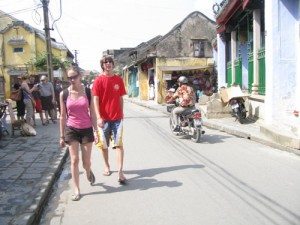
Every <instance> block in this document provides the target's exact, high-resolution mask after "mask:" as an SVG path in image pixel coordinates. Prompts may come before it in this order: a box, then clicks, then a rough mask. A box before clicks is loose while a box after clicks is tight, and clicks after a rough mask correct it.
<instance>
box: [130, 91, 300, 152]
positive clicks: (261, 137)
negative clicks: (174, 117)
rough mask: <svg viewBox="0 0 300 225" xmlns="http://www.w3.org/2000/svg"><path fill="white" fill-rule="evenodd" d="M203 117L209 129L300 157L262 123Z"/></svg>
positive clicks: (146, 103)
mask: <svg viewBox="0 0 300 225" xmlns="http://www.w3.org/2000/svg"><path fill="white" fill-rule="evenodd" d="M125 101H128V102H132V103H135V104H138V105H141V106H143V107H147V108H150V109H153V110H157V111H160V112H163V113H165V114H167V115H169V114H170V113H168V112H167V110H166V106H165V105H161V104H158V103H156V102H154V101H151V100H149V101H144V100H140V99H138V98H129V97H127V96H126V97H125ZM196 107H197V108H199V109H200V110H201V111H202V112H203V110H202V109H201V107H202V106H200V105H199V104H197V105H196ZM202 115H203V118H202V119H203V125H204V126H206V127H208V128H212V129H217V130H220V131H223V132H226V133H229V134H232V135H235V136H237V137H242V138H247V139H250V140H253V141H256V142H259V143H262V144H264V145H268V146H271V147H273V148H277V149H281V150H284V151H288V152H292V153H295V154H297V155H300V150H297V149H294V148H290V147H287V146H284V145H281V144H279V143H276V142H275V141H273V140H272V139H271V138H270V137H269V136H268V135H266V134H265V133H263V132H261V124H260V121H254V120H250V119H248V120H247V121H246V122H245V123H244V124H240V123H239V122H238V121H235V118H233V117H227V118H220V119H207V118H206V117H204V115H205V114H204V113H202ZM272 132H275V133H276V130H275V129H273V131H272Z"/></svg>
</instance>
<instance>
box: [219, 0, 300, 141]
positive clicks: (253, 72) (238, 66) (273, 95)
mask: <svg viewBox="0 0 300 225" xmlns="http://www.w3.org/2000/svg"><path fill="white" fill-rule="evenodd" d="M213 10H214V12H215V14H216V22H217V52H218V53H217V58H216V61H217V68H218V85H219V87H222V86H231V85H232V84H233V83H237V84H239V85H240V87H241V88H242V89H243V90H244V91H247V92H248V93H249V94H250V97H249V100H250V108H249V113H250V115H252V116H255V117H257V118H260V119H262V120H263V123H264V124H265V125H266V126H269V125H272V126H273V127H274V126H275V127H277V128H278V129H283V130H287V131H289V132H291V135H296V136H298V137H299V130H300V122H299V117H296V116H295V115H294V113H293V112H294V111H295V110H298V111H299V108H300V75H299V65H300V64H299V58H300V57H299V52H300V47H299V46H300V44H299V43H300V41H299V40H300V37H299V36H300V35H299V33H300V29H299V26H300V25H299V24H300V23H299V20H300V19H299V17H300V1H299V0H274V1H271V0H265V1H264V0H242V1H240V0H224V1H222V2H221V3H220V4H215V5H214V7H213Z"/></svg>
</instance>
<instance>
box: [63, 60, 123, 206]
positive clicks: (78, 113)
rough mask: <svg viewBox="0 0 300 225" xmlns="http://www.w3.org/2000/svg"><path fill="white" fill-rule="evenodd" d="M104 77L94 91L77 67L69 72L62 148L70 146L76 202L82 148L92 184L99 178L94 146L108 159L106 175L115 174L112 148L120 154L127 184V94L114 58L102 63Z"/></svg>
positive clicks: (64, 96)
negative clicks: (95, 170)
mask: <svg viewBox="0 0 300 225" xmlns="http://www.w3.org/2000/svg"><path fill="white" fill-rule="evenodd" d="M100 65H101V68H102V70H103V73H102V74H100V75H99V76H98V77H97V78H96V80H95V81H94V84H93V89H92V95H91V93H90V89H88V88H85V87H84V86H83V85H82V83H81V79H80V78H81V73H80V70H79V68H78V67H77V66H72V67H71V68H69V69H68V72H67V76H68V80H69V81H70V83H71V85H70V86H69V87H68V88H67V89H65V90H63V91H62V92H61V93H60V109H61V112H60V115H61V116H60V146H61V147H64V146H65V145H66V144H68V145H69V153H70V158H71V174H72V181H73V187H74V194H73V195H72V200H73V201H77V200H79V199H80V197H81V195H80V188H79V167H78V164H79V147H80V148H81V154H82V163H83V168H84V169H85V171H86V176H87V179H88V181H89V182H90V184H91V185H92V184H94V182H95V175H94V174H93V172H92V170H91V150H92V145H93V142H95V143H96V146H97V147H98V148H100V149H101V150H102V155H103V158H104V164H105V166H104V172H103V175H106V176H109V175H110V174H111V171H110V165H109V157H108V147H109V145H110V140H111V139H112V142H113V143H112V147H113V149H115V150H116V151H117V166H118V182H119V183H120V184H125V182H126V178H125V176H124V173H123V158H124V150H123V143H122V135H123V95H125V94H126V91H125V87H124V83H123V80H122V79H121V77H119V76H118V75H115V74H113V68H114V61H113V59H112V58H111V57H110V56H105V57H103V58H102V59H101V60H100Z"/></svg>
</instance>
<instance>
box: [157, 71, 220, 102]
mask: <svg viewBox="0 0 300 225" xmlns="http://www.w3.org/2000/svg"><path fill="white" fill-rule="evenodd" d="M161 69H162V71H163V87H164V89H165V93H166V91H167V90H168V89H170V88H175V89H177V87H178V82H177V80H178V78H179V77H180V76H185V77H187V78H188V80H189V84H190V85H191V86H192V87H193V88H194V90H195V92H196V94H197V99H198V98H199V97H200V96H201V95H207V96H211V95H212V94H213V93H214V92H215V91H216V90H217V75H216V73H215V72H214V70H213V67H212V66H208V67H169V68H166V67H165V68H161Z"/></svg>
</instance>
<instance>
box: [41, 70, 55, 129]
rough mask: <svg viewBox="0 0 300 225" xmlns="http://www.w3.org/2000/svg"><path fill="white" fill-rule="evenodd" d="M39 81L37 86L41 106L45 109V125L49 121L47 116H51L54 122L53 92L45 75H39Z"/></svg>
mask: <svg viewBox="0 0 300 225" xmlns="http://www.w3.org/2000/svg"><path fill="white" fill-rule="evenodd" d="M40 81H41V82H40V84H39V86H38V87H39V91H40V93H41V102H42V108H43V110H44V111H45V118H46V122H45V125H47V124H48V123H49V116H50V117H51V120H52V122H53V123H56V118H55V111H54V103H55V94H54V88H53V85H52V83H51V82H49V81H48V78H47V77H46V76H45V75H43V76H41V79H40Z"/></svg>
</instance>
